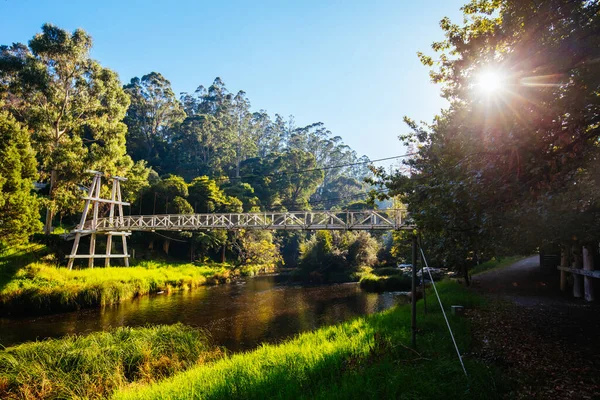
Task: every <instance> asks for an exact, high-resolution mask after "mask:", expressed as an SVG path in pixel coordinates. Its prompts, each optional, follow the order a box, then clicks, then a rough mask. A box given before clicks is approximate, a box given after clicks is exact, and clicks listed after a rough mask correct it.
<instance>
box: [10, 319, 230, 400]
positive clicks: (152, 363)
mask: <svg viewBox="0 0 600 400" xmlns="http://www.w3.org/2000/svg"><path fill="white" fill-rule="evenodd" d="M221 355H222V353H221V352H220V351H219V350H217V349H214V348H211V346H210V345H209V340H208V337H207V335H206V334H205V333H204V332H202V331H199V330H196V329H194V328H191V327H188V326H185V325H182V324H174V325H170V326H167V325H158V326H153V327H144V328H117V329H115V330H111V331H109V332H97V333H92V334H90V335H87V336H67V337H65V338H62V339H51V340H46V341H43V342H34V343H26V344H22V345H19V346H14V347H9V348H6V349H4V350H2V351H0V397H2V398H3V399H7V400H8V399H21V398H36V399H56V398H86V399H101V398H107V397H109V396H110V395H111V394H112V393H113V392H114V391H116V390H117V389H119V388H124V387H126V386H129V385H130V384H131V383H134V382H135V383H150V382H155V381H158V380H160V379H164V378H167V377H169V376H172V375H174V374H175V373H177V372H179V371H182V370H185V369H187V368H190V367H192V366H196V365H198V364H203V363H206V362H210V361H213V360H215V359H218V358H220V357H221Z"/></svg>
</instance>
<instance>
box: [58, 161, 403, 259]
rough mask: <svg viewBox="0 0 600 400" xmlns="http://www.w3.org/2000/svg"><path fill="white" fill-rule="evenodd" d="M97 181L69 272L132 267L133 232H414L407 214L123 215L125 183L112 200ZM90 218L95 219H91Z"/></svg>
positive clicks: (115, 186) (115, 181)
mask: <svg viewBox="0 0 600 400" xmlns="http://www.w3.org/2000/svg"><path fill="white" fill-rule="evenodd" d="M88 172H90V173H91V174H93V175H94V177H93V180H92V185H91V186H90V188H89V189H88V194H87V196H84V197H83V200H85V205H84V208H83V213H82V215H81V221H80V223H79V224H78V225H77V227H76V228H75V229H74V230H73V231H72V232H71V236H72V237H73V238H74V243H73V248H72V250H71V254H70V255H69V256H67V257H68V258H69V261H68V268H69V269H71V268H73V263H74V260H75V259H81V258H83V259H86V258H87V259H88V266H89V267H90V268H92V267H93V266H94V259H96V258H103V259H105V266H109V265H110V260H111V259H113V258H122V259H123V260H124V263H125V265H126V266H128V265H129V254H128V252H127V236H129V235H130V234H131V232H133V231H141V232H154V231H195V230H206V231H208V230H211V229H227V230H237V229H268V230H342V231H350V230H369V231H371V230H384V231H391V230H412V229H414V226H413V225H412V224H411V223H410V220H409V219H408V215H407V212H406V210H361V211H321V210H319V211H283V212H260V213H213V214H166V215H128V216H126V215H124V213H123V206H128V205H129V203H127V202H124V201H123V200H122V197H121V182H122V181H125V180H126V179H125V178H122V177H118V176H113V177H107V178H108V179H109V180H111V181H112V188H111V189H112V190H111V197H110V199H104V198H101V197H100V189H101V186H102V177H103V176H104V174H103V173H101V172H98V171H88ZM101 204H107V205H108V216H107V217H102V218H100V217H99V212H100V205H101ZM89 214H91V219H88V215H89ZM98 234H103V235H106V252H105V253H104V254H96V236H97V235H98ZM83 236H90V246H89V247H90V251H89V254H77V253H78V249H79V244H80V242H81V238H82V237H83ZM113 236H117V237H121V241H122V248H123V253H120V254H112V239H113Z"/></svg>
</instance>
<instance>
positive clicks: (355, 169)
mask: <svg viewBox="0 0 600 400" xmlns="http://www.w3.org/2000/svg"><path fill="white" fill-rule="evenodd" d="M91 48H92V38H91V36H90V35H89V34H88V33H87V32H85V31H83V30H81V29H78V30H76V31H74V32H67V31H65V30H63V29H61V28H59V27H57V26H54V25H51V24H45V25H44V26H43V27H42V30H41V32H40V33H38V34H36V35H35V36H34V37H33V38H32V39H31V40H30V42H29V43H28V44H27V45H25V44H21V43H14V44H12V45H3V46H2V47H0V110H1V111H0V112H1V114H0V118H1V121H2V129H1V132H2V135H3V140H2V146H3V148H2V149H1V151H2V154H3V155H4V157H2V160H1V161H0V164H1V165H0V170H1V175H0V176H1V180H0V186H1V188H2V190H1V191H0V193H1V196H2V197H1V201H0V207H1V214H2V220H0V232H1V234H2V238H3V239H2V242H3V243H4V245H6V246H11V245H19V244H23V243H25V242H27V241H28V240H29V239H30V238H31V237H32V235H33V234H37V233H38V232H40V231H43V233H44V234H46V235H49V234H51V233H59V234H60V233H64V232H67V231H69V230H70V229H72V228H73V227H74V226H75V225H76V224H77V223H78V218H79V214H80V213H81V210H82V207H83V202H82V200H81V197H82V196H83V195H84V194H85V189H86V186H87V185H89V183H90V182H91V176H90V174H89V173H86V171H88V170H95V171H101V172H103V173H105V174H107V175H108V176H123V177H127V178H128V180H127V181H126V182H124V184H123V192H124V193H123V196H124V200H125V201H127V202H130V203H131V206H130V207H127V208H126V210H125V213H128V214H141V215H155V214H188V213H213V212H258V211H280V210H294V211H296V210H311V209H320V210H329V209H334V210H341V209H351V210H352V209H354V210H360V209H365V208H368V207H373V206H374V205H375V204H374V198H375V195H374V193H375V191H374V186H373V185H370V184H368V183H366V181H365V178H367V177H369V176H370V175H371V171H370V169H369V164H370V162H369V159H368V157H366V156H364V155H362V156H359V154H358V153H357V151H356V150H354V149H352V148H350V147H349V146H348V145H346V144H345V143H344V142H343V140H342V138H341V137H340V136H336V135H334V133H332V132H331V131H330V130H328V129H327V127H326V126H325V124H323V123H322V122H315V123H312V124H309V125H306V126H297V125H296V123H295V120H294V117H293V116H289V117H287V118H286V117H283V116H281V115H279V114H275V115H270V114H269V113H268V112H267V111H266V110H263V109H259V111H253V109H256V108H252V107H251V103H250V100H249V98H248V96H247V94H246V93H245V92H244V91H242V90H239V91H237V92H230V91H229V90H228V89H227V87H226V85H225V83H224V82H223V80H221V79H220V78H218V77H217V78H215V80H214V81H213V82H212V84H210V85H208V86H203V85H200V86H198V88H197V89H196V90H194V91H193V92H189V93H181V94H180V95H179V96H178V95H176V94H175V93H174V92H173V90H172V88H171V83H170V82H169V80H168V79H167V78H166V77H164V76H163V75H161V74H160V73H159V72H150V73H147V74H145V75H142V76H141V77H135V78H133V79H131V81H130V82H129V83H126V84H123V83H122V82H121V81H120V79H119V77H118V75H117V74H116V73H115V72H114V71H112V70H110V69H109V68H107V67H104V66H102V65H100V64H99V63H98V62H97V61H95V60H93V59H92V58H91V57H90V51H91ZM34 183H35V188H36V190H35V191H32V190H31V188H32V185H33V184H34ZM104 190H106V191H108V188H105V189H104ZM104 194H105V195H106V194H107V193H104ZM106 212H107V207H105V208H104V209H101V210H100V213H101V215H102V214H106ZM38 236H39V235H38ZM367 236H368V235H367ZM345 237H346V238H345V239H344V240H343V241H342V240H337V242H344V243H346V242H347V244H345V247H346V248H344V249H340V251H346V252H347V250H348V247H349V246H350V245H351V243H354V242H356V240H357V238H358V239H360V238H362V236H361V235H355V234H351V233H348V234H346V235H345ZM46 240H47V239H46ZM315 240H316V239H312V241H311V239H310V235H307V234H305V233H287V232H283V233H275V234H274V233H271V232H268V231H264V232H258V231H257V232H253V231H237V232H229V233H228V232H226V231H212V232H209V231H198V232H192V233H190V232H181V233H177V232H175V233H173V234H171V235H169V236H167V235H162V234H159V233H156V234H154V233H140V234H136V235H135V236H134V237H133V243H134V245H135V247H136V249H137V254H138V257H142V258H144V257H156V256H159V257H165V256H168V257H172V258H175V259H179V260H186V261H190V260H191V261H196V260H198V261H207V260H214V261H221V262H224V261H226V260H227V259H229V260H231V261H233V262H234V263H235V264H242V265H243V264H253V265H270V266H276V265H278V266H281V265H284V264H285V265H286V266H288V267H295V266H296V265H297V263H298V257H299V255H300V253H299V251H300V249H301V248H303V249H305V250H304V252H305V253H308V252H309V248H312V247H315V246H314V245H313V244H311V243H316V242H315ZM330 240H331V239H330ZM55 242H56V241H55ZM358 242H360V243H362V242H365V243H368V245H369V246H371V247H369V248H368V250H369V251H375V252H376V251H377V248H378V245H377V243H374V242H373V241H369V240H367V239H365V240H362V241H361V240H359V241H358ZM358 242H357V243H358ZM59 247H60V246H59ZM63 247H64V246H63ZM373 261H374V259H373V257H370V258H369V262H370V263H372V262H373ZM59 262H61V263H62V260H59Z"/></svg>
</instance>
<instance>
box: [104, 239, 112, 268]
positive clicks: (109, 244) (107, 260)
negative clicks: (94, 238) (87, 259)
mask: <svg viewBox="0 0 600 400" xmlns="http://www.w3.org/2000/svg"><path fill="white" fill-rule="evenodd" d="M111 251H112V235H111V234H110V233H109V234H107V235H106V258H105V259H104V266H105V267H106V268H108V267H110V252H111Z"/></svg>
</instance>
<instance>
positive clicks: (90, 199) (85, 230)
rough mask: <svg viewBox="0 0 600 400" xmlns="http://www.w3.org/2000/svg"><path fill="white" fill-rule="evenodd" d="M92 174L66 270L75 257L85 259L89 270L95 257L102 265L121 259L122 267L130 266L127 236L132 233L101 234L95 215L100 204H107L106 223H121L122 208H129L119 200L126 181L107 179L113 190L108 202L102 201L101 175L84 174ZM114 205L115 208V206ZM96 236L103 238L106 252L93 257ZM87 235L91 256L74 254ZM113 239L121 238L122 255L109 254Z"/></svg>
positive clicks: (92, 172)
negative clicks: (90, 215)
mask: <svg viewBox="0 0 600 400" xmlns="http://www.w3.org/2000/svg"><path fill="white" fill-rule="evenodd" d="M87 172H88V173H90V174H93V176H94V178H93V179H92V185H91V186H90V188H89V190H88V195H87V196H84V197H83V199H84V200H85V205H84V207H83V214H82V215H81V222H80V223H79V225H77V228H76V229H75V230H74V231H73V232H74V233H75V241H74V242H73V249H72V250H71V254H70V255H69V256H68V258H69V262H68V264H67V267H68V268H69V269H72V268H73V263H74V261H75V259H77V258H87V259H88V267H90V268H93V267H94V259H95V258H104V266H105V267H109V266H110V260H111V258H122V259H123V261H124V263H125V266H126V267H128V266H129V254H128V253H127V236H129V235H131V232H125V231H119V232H113V231H101V232H98V212H99V206H100V204H101V203H105V204H109V206H110V208H109V213H108V221H109V222H110V223H111V224H112V223H113V221H115V222H116V221H118V222H121V223H122V222H123V217H124V214H123V206H128V205H129V203H127V202H124V201H123V200H122V198H121V182H122V181H126V180H127V179H126V178H122V177H119V176H112V177H109V176H107V178H108V179H110V180H111V181H112V190H111V195H110V199H103V198H101V197H100V188H101V187H102V176H103V173H102V172H98V171H87ZM115 206H116V207H115ZM90 210H91V213H92V218H91V220H89V221H87V216H88V214H89V213H90ZM97 233H100V234H103V235H106V253H105V254H96V235H97ZM88 235H89V236H90V253H89V254H77V250H78V249H79V243H80V241H81V237H82V236H88ZM113 236H120V237H121V240H122V242H123V254H112V238H113Z"/></svg>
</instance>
